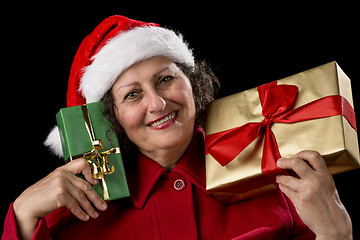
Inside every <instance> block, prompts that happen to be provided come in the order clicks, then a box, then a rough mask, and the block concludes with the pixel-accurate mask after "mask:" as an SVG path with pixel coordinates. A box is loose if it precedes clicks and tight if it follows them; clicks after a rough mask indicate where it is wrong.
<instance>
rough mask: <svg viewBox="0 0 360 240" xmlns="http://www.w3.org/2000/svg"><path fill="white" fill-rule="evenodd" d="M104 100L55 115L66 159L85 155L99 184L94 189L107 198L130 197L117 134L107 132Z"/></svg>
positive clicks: (108, 125)
mask: <svg viewBox="0 0 360 240" xmlns="http://www.w3.org/2000/svg"><path fill="white" fill-rule="evenodd" d="M103 108H104V105H103V103H102V102H95V103H90V104H87V105H82V106H75V107H69V108H62V109H60V111H59V112H58V113H57V115H56V120H57V124H58V127H59V132H60V138H61V145H62V149H63V153H64V159H65V161H66V162H68V161H72V160H74V159H77V158H85V159H86V160H87V162H88V163H89V165H90V167H91V170H92V174H93V177H94V178H96V179H98V180H99V183H98V184H97V185H95V186H93V188H94V190H95V191H96V192H97V193H98V194H99V196H101V197H102V198H103V199H104V200H116V199H120V198H124V197H128V196H130V193H129V189H128V186H127V181H126V177H125V170H124V165H123V160H122V156H121V153H120V148H119V142H118V139H117V136H116V135H115V134H114V133H113V132H110V131H109V132H108V130H109V129H110V123H109V122H108V121H107V119H106V118H105V117H104V116H103V110H102V109H103Z"/></svg>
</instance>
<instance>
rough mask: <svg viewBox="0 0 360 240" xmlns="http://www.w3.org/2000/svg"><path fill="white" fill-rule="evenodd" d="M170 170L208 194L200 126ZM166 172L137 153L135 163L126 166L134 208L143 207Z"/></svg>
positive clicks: (202, 136)
mask: <svg viewBox="0 0 360 240" xmlns="http://www.w3.org/2000/svg"><path fill="white" fill-rule="evenodd" d="M171 172H173V173H178V174H180V175H182V176H183V177H184V178H186V179H187V180H189V181H190V182H191V183H192V184H194V185H195V186H196V187H198V188H199V189H200V190H201V191H203V192H205V193H206V194H209V193H208V192H207V191H206V189H205V154H204V131H203V130H202V129H201V128H198V129H196V130H195V133H194V136H193V139H192V141H191V143H190V145H189V147H188V149H187V150H186V151H185V153H184V155H183V156H182V157H181V158H180V159H179V161H178V162H177V164H176V166H175V168H174V169H173V170H172V171H171ZM166 174H168V171H167V170H165V169H164V168H163V167H161V166H160V165H159V164H158V163H156V162H155V161H153V160H152V159H150V158H148V157H146V156H145V155H142V154H139V156H138V159H137V163H136V164H132V166H131V167H127V169H126V175H127V180H128V185H129V190H130V196H131V200H132V202H133V204H134V206H135V207H136V208H138V209H142V208H143V207H144V205H145V203H146V201H147V199H148V198H149V196H150V194H151V191H152V189H153V188H154V186H155V185H156V183H157V182H158V181H159V179H160V177H161V176H163V175H166Z"/></svg>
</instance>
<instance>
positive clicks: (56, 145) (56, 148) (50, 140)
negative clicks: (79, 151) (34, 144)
mask: <svg viewBox="0 0 360 240" xmlns="http://www.w3.org/2000/svg"><path fill="white" fill-rule="evenodd" d="M44 145H45V146H47V147H49V148H50V150H51V152H52V153H54V154H55V155H56V156H58V157H63V156H64V154H63V150H62V146H61V139H60V134H59V128H58V126H55V127H53V129H51V131H50V133H49V135H48V137H47V138H46V140H45V142H44Z"/></svg>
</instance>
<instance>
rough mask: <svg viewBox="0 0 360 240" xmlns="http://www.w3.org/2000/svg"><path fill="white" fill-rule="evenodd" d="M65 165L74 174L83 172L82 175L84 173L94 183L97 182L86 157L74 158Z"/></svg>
mask: <svg viewBox="0 0 360 240" xmlns="http://www.w3.org/2000/svg"><path fill="white" fill-rule="evenodd" d="M65 167H66V169H68V170H69V171H70V172H72V173H73V174H80V173H81V174H82V175H84V177H85V179H86V180H87V181H88V182H89V183H91V184H92V185H96V184H97V180H96V179H94V178H93V177H92V174H91V168H90V166H89V164H88V163H87V162H86V160H85V159H84V158H79V159H76V160H73V161H71V162H69V163H68V164H66V165H65Z"/></svg>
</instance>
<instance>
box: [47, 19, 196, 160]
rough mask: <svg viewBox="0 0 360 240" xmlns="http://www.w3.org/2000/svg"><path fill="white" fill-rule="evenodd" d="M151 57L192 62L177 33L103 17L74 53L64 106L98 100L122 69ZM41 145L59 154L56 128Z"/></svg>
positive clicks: (59, 148) (189, 53)
mask: <svg viewBox="0 0 360 240" xmlns="http://www.w3.org/2000/svg"><path fill="white" fill-rule="evenodd" d="M155 56H165V57H168V58H170V59H172V60H173V61H175V62H179V63H182V64H185V65H186V66H188V67H194V65H195V61H194V56H193V54H192V51H191V49H189V47H188V45H187V44H186V43H185V42H184V40H183V38H182V35H181V34H177V33H175V32H174V31H172V30H170V29H166V28H161V27H160V26H159V25H158V24H155V23H145V22H141V21H136V20H132V19H129V18H126V17H124V16H111V17H109V18H107V19H105V20H104V21H102V22H101V23H100V24H99V25H98V26H97V27H96V28H95V30H94V31H93V32H92V33H91V34H90V35H88V36H87V37H86V38H85V39H84V40H83V42H82V43H81V45H80V47H79V49H78V51H77V52H76V55H75V57H74V61H73V64H72V66H71V71H70V77H69V84H68V92H67V106H68V107H73V106H78V105H82V104H86V103H91V102H96V101H99V100H100V99H101V98H102V97H103V96H104V94H105V93H106V92H107V91H108V90H110V89H111V87H112V85H113V84H114V82H115V81H116V79H117V78H118V77H119V75H120V74H121V73H122V72H123V71H125V70H126V69H127V68H129V67H130V66H131V65H133V64H134V63H137V62H140V61H142V60H145V59H148V58H151V57H155ZM45 145H46V146H48V147H50V149H51V150H52V151H53V152H54V153H55V154H56V155H58V156H62V154H63V153H62V148H61V142H60V136H59V131H58V128H57V127H54V128H53V129H52V130H51V132H50V134H49V136H48V137H47V139H46V141H45Z"/></svg>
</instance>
